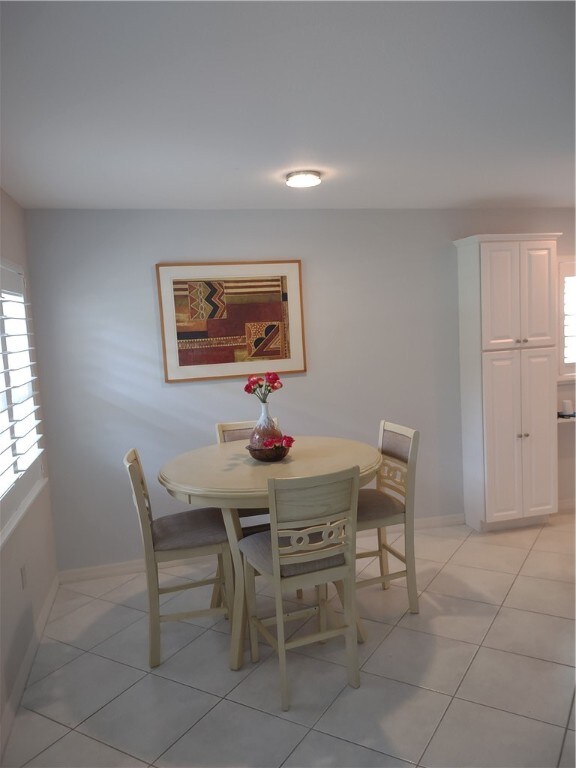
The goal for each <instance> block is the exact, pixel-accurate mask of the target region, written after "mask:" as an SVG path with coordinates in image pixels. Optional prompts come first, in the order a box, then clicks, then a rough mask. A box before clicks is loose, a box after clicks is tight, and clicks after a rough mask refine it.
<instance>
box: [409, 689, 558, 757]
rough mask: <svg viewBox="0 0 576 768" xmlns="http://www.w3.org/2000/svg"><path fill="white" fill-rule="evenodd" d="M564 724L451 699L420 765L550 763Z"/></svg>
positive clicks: (555, 755)
mask: <svg viewBox="0 0 576 768" xmlns="http://www.w3.org/2000/svg"><path fill="white" fill-rule="evenodd" d="M563 735H564V729H563V728H559V727H558V726H556V725H548V724H547V723H540V722H538V721H537V720H531V719H530V718H527V717H520V716H519V715H513V714H510V713H509V712H502V711H501V710H498V709H491V708H490V707H484V706H481V705H480V704H472V703H470V702H468V701H460V700H458V699H454V700H453V702H452V704H451V705H450V707H449V708H448V711H447V712H446V714H445V716H444V718H443V720H442V722H441V723H440V727H439V728H438V730H437V731H436V733H435V734H434V736H433V738H432V741H431V742H430V744H429V746H428V748H427V749H426V752H425V753H424V756H423V757H422V759H421V760H420V765H421V766H423V767H424V768H544V766H546V767H547V768H553V767H554V766H556V764H557V762H558V758H559V756H560V748H561V746H562V738H563Z"/></svg>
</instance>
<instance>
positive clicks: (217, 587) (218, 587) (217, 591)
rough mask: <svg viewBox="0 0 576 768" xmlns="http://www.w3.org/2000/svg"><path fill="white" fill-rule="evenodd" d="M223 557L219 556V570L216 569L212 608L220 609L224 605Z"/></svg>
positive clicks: (211, 601)
mask: <svg viewBox="0 0 576 768" xmlns="http://www.w3.org/2000/svg"><path fill="white" fill-rule="evenodd" d="M222 568H223V566H222V555H218V568H217V569H216V576H215V579H216V582H215V583H214V587H213V588H212V599H211V600H210V608H218V607H219V606H220V605H222V578H223V574H222Z"/></svg>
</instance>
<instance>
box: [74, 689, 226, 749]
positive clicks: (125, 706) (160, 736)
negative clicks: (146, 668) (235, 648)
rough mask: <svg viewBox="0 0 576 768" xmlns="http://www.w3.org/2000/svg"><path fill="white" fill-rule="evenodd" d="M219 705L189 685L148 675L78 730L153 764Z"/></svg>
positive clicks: (216, 699)
mask: <svg viewBox="0 0 576 768" xmlns="http://www.w3.org/2000/svg"><path fill="white" fill-rule="evenodd" d="M219 701H220V699H219V698H218V697H217V696H212V695H210V694H208V693H203V692H202V691H198V690H195V689H194V688H191V687H190V686H188V685H181V684H180V683H174V682H172V681H171V680H164V679H163V678H161V677H157V676H156V675H147V676H146V677H144V678H142V680H139V681H138V682H137V683H136V684H135V685H133V686H132V687H131V688H129V689H128V690H127V691H125V692H124V693H122V694H120V696H118V697H117V698H116V699H114V700H113V701H111V702H110V704H107V705H106V706H105V707H103V708H102V709H100V710H99V711H98V712H96V713H95V714H94V715H92V717H89V718H88V720H85V721H84V722H83V723H81V724H80V725H79V726H78V729H77V730H78V731H80V732H81V733H84V734H85V735H86V736H91V737H92V738H94V739H96V740H98V741H102V742H104V743H105V744H108V745H109V746H111V747H114V748H115V749H119V750H121V751H123V752H128V753H129V754H130V755H134V756H135V757H138V758H140V760H144V761H145V762H147V763H152V762H153V761H154V760H156V758H157V757H159V756H160V755H161V754H162V753H163V752H165V751H166V750H167V749H168V748H169V747H171V746H172V744H174V742H175V741H176V740H177V739H179V738H180V736H182V735H183V734H184V733H186V731H187V730H188V729H189V728H190V727H191V726H192V725H194V724H195V723H196V722H197V721H198V720H199V719H200V718H201V717H203V716H204V715H205V714H206V713H207V712H209V711H210V710H211V709H212V707H214V706H215V705H216V704H217V703H218V702H219Z"/></svg>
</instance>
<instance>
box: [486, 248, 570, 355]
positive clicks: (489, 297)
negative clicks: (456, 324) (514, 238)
mask: <svg viewBox="0 0 576 768" xmlns="http://www.w3.org/2000/svg"><path fill="white" fill-rule="evenodd" d="M555 255H556V242H555V241H554V240H543V241H532V242H509V241H508V242H507V241H504V242H501V241H500V242H483V243H481V245H480V265H481V267H480V268H481V283H482V349H484V350H486V351H489V350H497V349H509V348H516V349H520V348H526V347H544V346H549V347H553V346H554V345H555V344H556V269H555V264H556V259H555Z"/></svg>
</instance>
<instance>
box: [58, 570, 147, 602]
mask: <svg viewBox="0 0 576 768" xmlns="http://www.w3.org/2000/svg"><path fill="white" fill-rule="evenodd" d="M134 575H135V574H134V573H121V574H118V575H116V576H104V577H102V578H100V579H84V580H82V581H70V582H67V583H66V584H65V585H64V586H65V588H66V589H70V590H72V591H73V592H80V593H81V594H83V595H89V596H90V597H102V595H105V594H106V592H110V590H112V589H115V588H116V587H118V586H120V584H124V582H126V581H130V579H133V578H134Z"/></svg>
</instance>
